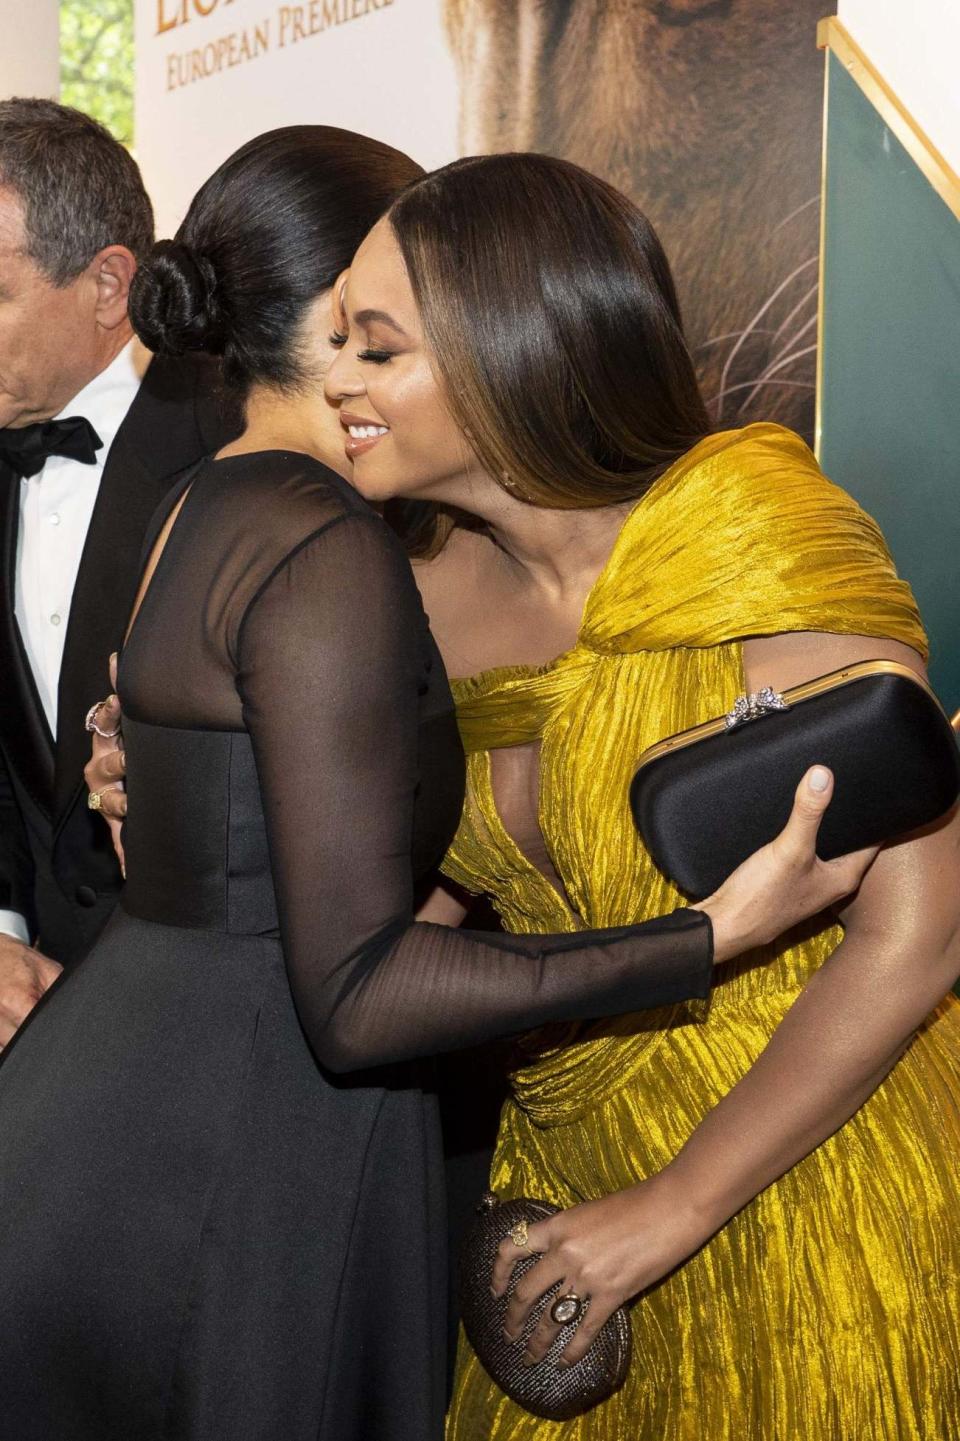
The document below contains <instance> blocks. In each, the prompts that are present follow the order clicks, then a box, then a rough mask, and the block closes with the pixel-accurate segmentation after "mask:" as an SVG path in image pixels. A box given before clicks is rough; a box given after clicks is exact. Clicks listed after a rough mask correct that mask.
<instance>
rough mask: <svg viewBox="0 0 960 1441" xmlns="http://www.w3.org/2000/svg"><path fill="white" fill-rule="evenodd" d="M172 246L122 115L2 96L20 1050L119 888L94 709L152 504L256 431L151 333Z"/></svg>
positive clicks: (11, 792) (12, 918)
mask: <svg viewBox="0 0 960 1441" xmlns="http://www.w3.org/2000/svg"><path fill="white" fill-rule="evenodd" d="M152 243H153V213H152V209H151V205H150V201H149V199H148V198H147V194H146V191H145V190H144V187H143V182H142V180H141V177H140V173H139V171H138V169H137V167H136V164H135V163H134V161H133V159H132V158H131V157H130V155H129V154H128V153H127V151H126V150H124V148H123V147H122V146H121V145H120V144H118V143H117V141H115V140H114V139H113V138H112V137H111V136H110V134H109V133H108V132H107V131H106V130H104V129H103V128H102V127H101V126H100V125H98V124H97V123H96V122H95V121H93V120H91V119H90V118H89V117H87V116H85V115H82V114H80V112H78V111H76V110H71V109H69V108H67V107H65V106H61V105H58V104H56V103H55V102H53V101H48V100H33V99H30V100H16V99H15V100H7V101H3V102H0V1046H2V1045H4V1044H5V1043H6V1042H7V1041H8V1040H9V1038H10V1036H11V1035H12V1033H13V1031H14V1030H15V1029H16V1027H17V1026H18V1025H19V1024H20V1022H21V1021H22V1020H23V1018H24V1016H25V1015H26V1014H27V1013H28V1012H29V1010H30V1009H31V1008H32V1006H33V1004H34V1003H35V1002H36V1000H37V999H38V998H39V997H40V995H41V994H42V993H43V992H44V991H45V990H46V989H47V987H48V986H49V985H50V984H51V982H52V981H53V979H54V978H55V977H56V975H57V974H58V973H59V971H60V969H61V967H62V966H67V965H70V964H72V963H74V962H76V961H77V960H78V959H79V958H80V957H81V956H83V954H84V953H85V952H86V951H87V950H88V948H89V947H90V946H91V944H92V943H93V941H94V940H95V939H96V937H97V935H98V934H99V932H100V931H101V929H102V928H103V926H104V924H105V923H106V921H107V919H108V917H109V915H110V913H111V911H112V909H113V907H114V905H115V903H116V901H117V897H118V895H119V891H120V886H121V884H122V878H121V875H120V869H119V866H118V864H117V861H116V858H115V856H114V852H113V847H112V845H111V841H110V836H109V833H108V831H107V827H106V826H105V825H103V823H102V822H101V821H100V819H99V818H98V817H97V816H96V815H95V814H94V813H93V812H92V811H91V810H90V809H89V808H88V806H87V792H86V787H85V785H84V783H83V766H84V762H85V760H86V758H87V755H88V749H89V747H88V741H89V737H88V735H87V733H86V731H85V728H84V719H85V716H86V714H87V711H88V708H89V707H90V705H91V702H93V701H94V700H95V699H97V698H98V697H100V696H102V695H103V694H104V692H105V690H106V688H107V661H108V657H109V655H110V653H111V651H114V650H116V649H117V648H118V646H119V645H120V643H121V642H122V639H123V633H124V629H125V626H126V622H127V618H128V616H129V613H130V608H131V605H132V602H133V598H134V594H135V590H136V585H137V581H138V577H139V558H140V551H141V546H142V543H143V539H144V534H145V531H146V528H147V523H148V521H149V519H150V516H151V515H152V513H153V511H154V509H155V508H156V506H157V505H158V504H159V502H160V501H161V500H162V498H163V496H164V495H165V493H166V492H167V491H168V490H169V488H170V486H171V484H172V482H173V479H174V477H175V476H176V475H177V474H178V473H179V472H181V471H182V470H183V469H184V468H185V467H187V466H188V465H190V464H191V463H193V462H194V461H196V460H198V459H200V457H201V456H203V455H206V454H209V453H211V452H213V451H215V450H217V449H218V448H219V447H220V446H221V445H222V444H223V443H224V442H225V441H226V440H228V439H230V438H232V436H233V435H235V434H236V433H237V431H238V429H239V421H238V417H237V416H236V414H235V413H231V411H230V410H229V409H228V408H227V407H226V406H225V405H223V404H222V403H221V401H220V398H219V391H218V379H219V373H218V368H217V366H216V365H215V363H214V362H213V361H211V360H210V359H209V358H207V357H201V356H193V357H189V358H188V359H187V360H177V361H172V360H169V359H163V358H161V357H158V358H154V359H152V360H151V358H150V357H149V355H148V354H147V353H146V352H145V351H143V350H142V348H141V347H139V344H138V342H137V341H136V340H135V338H134V336H133V332H132V330H131V328H130V323H129V320H128V317H127V299H128V294H129V289H130V283H131V281H132V279H133V276H134V273H135V271H136V267H137V262H138V260H139V259H140V258H141V257H142V256H143V254H144V253H145V252H146V251H147V250H148V249H149V248H150V246H151V244H152Z"/></svg>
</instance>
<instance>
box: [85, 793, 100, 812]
mask: <svg viewBox="0 0 960 1441" xmlns="http://www.w3.org/2000/svg"><path fill="white" fill-rule="evenodd" d="M102 807H103V791H91V792H90V794H89V795H88V796H87V809H88V810H91V811H99V810H100V809H102Z"/></svg>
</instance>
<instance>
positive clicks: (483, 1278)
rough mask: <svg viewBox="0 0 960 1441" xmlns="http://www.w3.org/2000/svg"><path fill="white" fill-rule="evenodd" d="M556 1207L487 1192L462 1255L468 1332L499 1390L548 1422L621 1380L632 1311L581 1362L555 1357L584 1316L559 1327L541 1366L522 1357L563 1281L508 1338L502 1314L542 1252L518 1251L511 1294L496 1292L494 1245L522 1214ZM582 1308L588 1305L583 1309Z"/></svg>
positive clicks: (575, 1411) (584, 1406)
mask: <svg viewBox="0 0 960 1441" xmlns="http://www.w3.org/2000/svg"><path fill="white" fill-rule="evenodd" d="M559 1209H560V1208H559V1206H551V1205H549V1204H548V1203H547V1202H546V1201H532V1200H530V1199H529V1198H528V1197H526V1196H521V1197H518V1198H517V1199H515V1200H512V1201H501V1200H500V1199H499V1198H498V1197H497V1196H496V1195H494V1194H493V1192H492V1191H488V1192H487V1194H486V1195H485V1196H484V1198H483V1200H482V1201H481V1203H480V1205H479V1206H478V1207H477V1219H476V1221H475V1222H474V1224H473V1226H472V1227H471V1229H470V1232H469V1234H468V1236H467V1239H466V1241H465V1243H464V1247H463V1250H462V1252H461V1256H460V1316H461V1319H462V1321H463V1327H464V1330H465V1331H466V1333H467V1339H468V1340H469V1342H470V1344H471V1346H472V1347H473V1349H474V1351H475V1352H476V1354H477V1356H478V1357H479V1359H480V1362H481V1364H482V1365H483V1367H484V1368H485V1370H486V1371H487V1372H488V1373H489V1375H490V1376H491V1377H492V1378H493V1380H494V1381H495V1382H496V1384H497V1385H498V1386H499V1387H500V1390H501V1391H503V1392H504V1393H505V1394H506V1395H507V1396H509V1397H510V1399H511V1401H516V1403H517V1404H518V1405H519V1406H523V1407H524V1408H525V1409H526V1410H527V1411H532V1412H533V1414H534V1415H535V1416H542V1417H543V1418H544V1419H545V1420H547V1421H569V1420H571V1419H572V1418H573V1417H574V1416H579V1415H581V1414H582V1413H583V1412H584V1411H589V1410H590V1409H591V1407H593V1406H596V1405H598V1404H599V1402H601V1401H605V1400H606V1399H607V1397H608V1396H612V1395H613V1393H614V1391H616V1390H617V1389H618V1388H619V1387H620V1386H622V1385H623V1382H624V1381H625V1379H626V1375H627V1370H628V1368H629V1365H630V1342H631V1336H630V1318H629V1316H628V1314H627V1310H626V1307H625V1306H621V1307H620V1309H619V1310H618V1311H615V1312H614V1313H613V1315H612V1316H611V1317H610V1319H609V1321H607V1322H606V1323H605V1324H604V1326H603V1328H602V1329H601V1330H600V1331H599V1332H598V1333H597V1336H596V1339H595V1340H594V1341H593V1343H592V1344H591V1346H590V1349H589V1350H588V1351H587V1353H586V1355H585V1356H584V1357H583V1358H582V1360H580V1361H578V1362H577V1363H576V1365H574V1366H569V1367H564V1366H558V1365H557V1361H558V1359H559V1357H560V1356H561V1355H562V1353H563V1348H564V1346H565V1345H566V1344H567V1342H568V1341H569V1340H570V1338H571V1337H572V1335H573V1333H574V1331H575V1330H576V1328H577V1325H578V1324H579V1319H580V1318H578V1320H576V1321H571V1322H570V1323H569V1324H568V1325H566V1326H564V1327H562V1329H561V1331H560V1334H559V1336H558V1337H557V1339H556V1341H555V1342H554V1344H553V1346H552V1347H551V1348H550V1350H549V1351H548V1353H547V1355H546V1356H545V1357H544V1359H543V1360H542V1361H541V1362H540V1363H539V1364H538V1365H535V1366H525V1365H524V1364H523V1353H524V1350H525V1349H526V1342H527V1338H528V1337H529V1336H530V1334H531V1333H532V1332H533V1331H534V1329H535V1328H536V1326H537V1323H538V1322H539V1320H540V1317H541V1316H542V1315H543V1312H544V1310H545V1308H546V1307H547V1306H549V1305H550V1304H551V1303H552V1302H553V1301H554V1300H555V1299H556V1297H557V1295H558V1293H559V1286H554V1287H553V1288H552V1289H551V1290H549V1291H547V1292H546V1293H545V1295H544V1297H543V1299H542V1301H541V1302H540V1303H539V1305H537V1306H536V1307H534V1309H533V1311H532V1312H531V1314H530V1317H529V1318H528V1320H527V1324H526V1326H525V1327H524V1329H523V1332H522V1334H521V1335H520V1336H519V1337H518V1338H517V1340H516V1341H508V1340H507V1339H506V1337H505V1336H504V1334H503V1318H504V1313H505V1311H506V1307H507V1302H508V1300H509V1298H510V1296H511V1295H512V1293H513V1288H514V1286H515V1285H516V1284H517V1282H518V1281H519V1280H520V1278H521V1276H523V1275H524V1274H525V1273H526V1272H527V1271H529V1269H530V1267H531V1266H535V1265H536V1263H537V1261H538V1259H539V1258H538V1256H537V1255H536V1253H535V1252H534V1253H528V1252H524V1251H521V1250H518V1251H517V1256H518V1258H519V1259H518V1261H517V1264H516V1266H515V1267H514V1270H513V1276H512V1278H511V1281H510V1285H509V1287H508V1289H507V1293H506V1295H504V1296H501V1297H496V1296H493V1295H491V1292H490V1282H491V1278H492V1275H493V1264H494V1261H495V1260H496V1254H497V1248H498V1247H499V1245H500V1242H501V1241H502V1240H503V1238H504V1237H505V1236H506V1235H507V1234H508V1233H509V1232H510V1230H511V1229H512V1228H513V1227H514V1226H515V1225H516V1224H517V1222H518V1221H526V1222H528V1224H530V1225H533V1223H534V1222H535V1221H545V1220H547V1219H548V1218H549V1217H550V1216H555V1215H556V1214H557V1212H558V1210H559ZM585 1314H586V1307H585V1308H584V1311H583V1312H582V1315H585Z"/></svg>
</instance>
